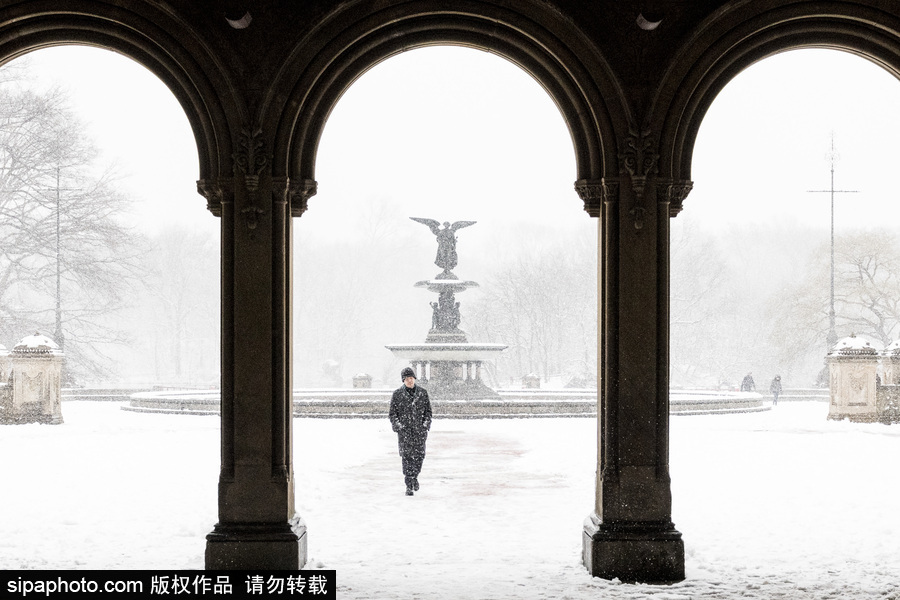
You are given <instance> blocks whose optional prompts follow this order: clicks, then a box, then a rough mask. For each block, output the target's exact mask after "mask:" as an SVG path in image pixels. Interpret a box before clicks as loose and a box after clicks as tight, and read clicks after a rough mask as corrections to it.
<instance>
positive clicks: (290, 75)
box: [266, 1, 628, 181]
mask: <svg viewBox="0 0 900 600" xmlns="http://www.w3.org/2000/svg"><path fill="white" fill-rule="evenodd" d="M537 6H538V5H532V6H531V7H530V9H529V10H528V11H523V12H513V11H512V10H511V9H507V8H501V7H498V6H496V5H494V4H491V3H485V2H471V1H452V2H446V3H442V7H441V9H439V10H438V9H435V4H434V3H433V2H423V1H418V2H411V3H405V4H400V5H398V6H393V7H389V8H385V9H383V10H381V11H379V12H376V13H373V14H367V15H365V16H364V17H362V18H354V16H355V15H356V14H358V11H357V10H356V7H355V6H354V5H352V4H351V5H349V6H347V7H346V8H344V9H343V10H340V11H337V12H335V13H334V14H332V15H330V17H329V18H328V19H325V20H324V21H323V23H322V24H321V25H320V26H319V27H318V28H317V29H316V30H315V31H313V32H311V33H310V34H309V35H308V36H307V37H306V38H304V39H303V40H301V41H300V43H299V44H298V45H297V47H296V49H295V50H294V52H293V53H292V55H291V56H290V57H289V59H288V61H287V63H286V66H285V67H284V68H283V69H282V72H281V74H280V77H279V79H278V81H277V82H276V85H275V86H273V89H272V90H271V93H270V96H269V98H268V99H267V103H266V109H267V110H268V111H272V114H273V116H274V115H275V113H277V112H280V113H281V114H280V117H279V118H278V126H277V131H276V132H275V143H274V163H273V175H274V176H276V177H278V176H287V177H289V178H290V179H291V180H307V181H315V159H316V150H317V147H318V143H319V139H320V138H321V135H322V131H323V129H324V126H325V122H326V121H327V118H328V115H329V114H330V113H331V111H332V109H333V108H334V106H335V105H336V103H337V101H338V100H339V99H340V97H341V95H342V94H343V93H344V91H346V90H347V88H349V87H350V85H351V84H352V83H353V82H354V81H355V80H356V79H357V78H358V77H360V76H361V75H362V74H363V73H364V72H366V71H367V70H368V69H370V68H372V67H373V66H375V65H376V64H378V63H379V62H381V61H383V60H385V59H387V58H389V57H390V56H393V55H395V54H398V53H400V52H404V51H407V50H411V49H414V48H419V47H423V46H430V45H461V46H467V47H471V48H476V49H481V50H485V51H488V52H493V53H496V54H498V55H500V56H503V57H504V58H506V59H508V60H510V61H511V62H513V63H515V64H517V65H518V66H520V67H521V68H522V69H524V70H525V71H527V72H528V73H530V74H531V75H532V76H533V77H534V78H535V79H536V80H537V81H538V83H540V85H541V86H543V87H544V89H545V90H546V91H547V93H548V94H549V95H550V96H551V98H552V99H553V100H554V102H555V103H556V105H557V106H558V107H559V109H560V112H561V113H562V115H563V118H564V120H565V122H566V124H567V126H568V129H569V132H570V134H571V136H572V141H573V144H574V147H575V156H576V169H577V179H578V180H598V179H600V178H602V177H603V176H604V173H607V172H608V171H610V170H612V172H613V173H615V174H617V173H618V149H617V147H616V142H615V139H616V136H615V132H614V128H613V123H616V122H618V123H622V122H625V121H627V119H628V114H627V104H626V103H625V102H623V101H622V94H621V90H620V89H619V87H618V84H617V82H616V78H615V76H614V75H613V73H612V71H611V70H610V69H609V67H608V65H606V64H605V62H604V61H603V60H602V59H601V58H600V57H599V56H597V54H596V53H595V52H593V51H592V50H591V49H590V47H589V45H588V44H586V43H585V42H584V40H583V36H582V34H581V33H580V31H579V30H578V29H576V28H573V27H572V26H571V25H570V24H568V23H565V22H563V21H561V20H560V19H558V17H557V16H556V15H554V13H552V12H550V11H544V12H545V13H546V14H544V15H543V17H544V18H540V19H536V18H535V13H536V12H537V8H536V7H537ZM338 27H340V29H338ZM563 40H565V41H563ZM310 47H313V48H316V52H315V53H314V54H312V56H310V54H311V53H310V51H309V49H310ZM305 57H308V58H307V59H306V60H304V58H305ZM597 73H603V74H604V77H602V78H599V79H597V78H596V74H597ZM282 90H283V94H284V97H285V98H286V102H285V103H284V104H283V105H281V104H276V103H277V100H278V98H279V94H280V93H282Z"/></svg>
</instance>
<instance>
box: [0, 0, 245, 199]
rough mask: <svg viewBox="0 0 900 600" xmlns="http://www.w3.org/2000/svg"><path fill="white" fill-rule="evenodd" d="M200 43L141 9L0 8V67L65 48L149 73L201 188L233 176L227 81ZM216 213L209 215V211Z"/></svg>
mask: <svg viewBox="0 0 900 600" xmlns="http://www.w3.org/2000/svg"><path fill="white" fill-rule="evenodd" d="M200 38H201V36H200V35H199V34H198V33H197V32H196V31H193V30H192V29H191V28H189V27H188V26H187V25H186V24H185V23H184V22H183V21H178V20H176V19H175V18H173V17H172V15H170V14H168V13H165V12H164V11H161V10H158V9H154V8H153V7H151V6H149V5H147V4H144V3H136V4H135V6H134V8H133V9H131V10H127V9H123V8H119V7H115V6H112V5H110V4H108V3H105V2H94V1H91V0H83V1H80V2H70V3H58V6H57V7H56V8H52V7H50V8H48V6H47V3H45V2H39V1H28V2H21V3H17V4H15V5H14V6H10V7H4V8H0V63H5V62H7V61H9V60H12V59H14V58H16V57H18V56H21V55H23V54H27V53H28V52H31V51H33V50H38V49H41V48H47V47H50V46H60V45H67V44H74V45H85V46H95V47H98V48H103V49H108V50H113V51H115V52H118V53H120V54H123V55H125V56H128V57H129V58H131V59H133V60H134V61H135V62H137V63H139V64H141V65H142V66H144V67H146V68H147V69H148V70H150V71H151V72H152V73H154V74H155V75H156V76H157V77H159V78H160V79H161V80H162V81H163V83H164V84H165V85H166V86H167V87H168V88H169V89H170V90H171V91H172V93H173V94H174V95H175V97H176V98H177V100H178V102H179V104H181V106H182V108H183V109H184V112H185V114H186V116H187V118H188V121H189V122H190V125H191V128H192V130H193V133H194V138H195V140H196V142H197V153H198V156H199V165H198V169H199V177H198V179H199V180H200V181H208V180H212V179H216V178H219V177H222V176H223V175H230V171H231V155H232V136H231V134H230V130H231V129H232V127H231V122H233V121H237V122H239V121H240V119H239V116H240V112H241V107H240V106H239V105H235V104H229V103H228V99H229V98H231V97H232V95H231V94H229V93H228V90H229V88H230V82H229V79H230V77H229V76H228V74H227V73H224V72H222V71H221V70H219V69H218V68H217V66H216V60H215V59H214V58H213V57H212V56H211V55H210V54H209V53H208V52H206V51H204V48H203V47H202V46H201V44H200V43H199V42H198V39H200ZM212 208H213V207H211V209H212Z"/></svg>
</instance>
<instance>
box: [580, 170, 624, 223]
mask: <svg viewBox="0 0 900 600" xmlns="http://www.w3.org/2000/svg"><path fill="white" fill-rule="evenodd" d="M575 191H576V192H578V197H579V198H581V200H582V201H583V202H584V210H585V212H587V214H589V215H590V216H592V217H599V216H600V214H601V211H602V207H603V204H604V203H605V202H616V201H617V200H618V199H619V182H618V180H614V179H607V178H604V179H579V180H578V181H576V182H575Z"/></svg>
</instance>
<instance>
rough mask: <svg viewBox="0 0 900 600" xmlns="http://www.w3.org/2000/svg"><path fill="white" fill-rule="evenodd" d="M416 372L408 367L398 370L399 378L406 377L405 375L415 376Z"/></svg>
mask: <svg viewBox="0 0 900 600" xmlns="http://www.w3.org/2000/svg"><path fill="white" fill-rule="evenodd" d="M415 376H416V372H415V371H413V370H412V369H411V368H410V367H406V368H405V369H403V370H402V371H400V379H401V380H403V379H406V378H407V377H415Z"/></svg>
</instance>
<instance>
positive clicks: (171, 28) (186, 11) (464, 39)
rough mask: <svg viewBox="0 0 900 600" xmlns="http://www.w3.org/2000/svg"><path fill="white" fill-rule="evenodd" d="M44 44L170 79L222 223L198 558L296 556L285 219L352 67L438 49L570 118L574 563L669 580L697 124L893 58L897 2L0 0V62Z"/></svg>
mask: <svg viewBox="0 0 900 600" xmlns="http://www.w3.org/2000/svg"><path fill="white" fill-rule="evenodd" d="M59 44H86V45H91V46H97V47H101V48H108V49H111V50H114V51H117V52H120V53H122V54H124V55H127V56H129V57H131V58H133V59H134V60H135V61H137V62H139V63H141V64H142V65H144V66H145V67H147V68H148V69H150V70H151V71H152V72H154V73H155V74H156V75H157V76H158V77H159V78H160V79H161V80H162V81H163V82H164V83H165V84H166V85H167V86H168V87H169V88H170V89H171V90H172V92H173V93H174V94H175V96H176V97H177V99H178V100H179V102H180V103H181V106H182V107H183V108H184V111H185V113H186V114H187V117H188V119H189V121H190V124H191V127H192V128H193V132H194V136H195V138H196V142H197V150H198V155H199V165H198V182H197V188H198V191H199V192H200V194H202V195H203V196H204V197H205V198H206V201H207V203H208V208H209V210H210V212H211V213H212V214H213V215H215V216H216V217H218V218H219V219H220V223H221V243H222V247H221V257H222V258H221V260H222V263H221V284H222V285H221V290H222V292H221V301H222V311H221V312H222V348H221V352H222V373H221V386H222V407H221V408H222V420H221V423H222V434H221V458H222V465H221V473H220V478H219V521H218V524H217V525H216V526H215V529H214V530H213V531H212V532H211V533H210V534H209V536H208V537H207V551H206V565H207V567H208V568H210V569H221V568H240V569H257V568H265V569H296V568H298V566H299V565H303V564H304V563H305V561H306V531H305V529H304V528H303V527H302V526H301V525H298V524H297V521H294V520H292V519H293V518H294V512H295V511H294V488H295V482H294V475H293V467H292V463H291V443H292V429H291V427H292V425H291V344H292V339H291V335H292V334H291V272H292V269H291V254H290V248H291V231H292V230H291V228H292V219H293V218H297V217H302V215H303V213H304V211H305V209H306V203H307V200H308V199H309V198H310V196H312V195H313V194H315V193H316V188H317V185H319V183H317V181H316V178H315V165H316V148H317V144H318V141H319V138H320V136H321V134H322V130H323V128H324V125H325V121H326V118H327V116H328V114H329V112H330V111H331V109H332V107H333V106H334V105H335V103H336V102H337V101H338V99H339V98H340V96H341V94H342V93H343V92H344V91H345V90H346V89H347V88H348V87H349V86H350V85H351V84H352V83H353V81H354V80H355V79H356V78H357V77H359V76H360V75H361V74H362V73H364V72H365V71H366V70H367V69H369V68H371V67H372V66H373V65H375V64H377V63H378V62H380V61H382V60H384V59H386V58H388V57H390V56H392V55H394V54H397V53H400V52H403V51H405V50H409V49H411V48H417V47H422V46H428V45H436V44H454V45H463V46H469V47H474V48H481V49H485V50H489V51H491V52H493V53H496V54H499V55H501V56H503V57H505V58H507V59H508V60H510V61H512V62H513V63H515V64H517V65H518V66H520V67H521V68H522V69H524V70H525V71H527V72H528V73H530V74H531V75H532V76H533V77H534V78H535V79H536V80H537V81H538V82H540V84H541V85H542V86H543V87H544V89H545V90H546V91H547V93H548V94H549V95H550V96H551V97H552V98H553V100H554V101H555V103H556V105H557V106H558V107H559V110H560V112H561V113H562V115H563V117H564V119H565V122H566V124H567V126H568V128H569V132H570V133H571V137H572V143H573V146H574V149H575V156H576V168H577V173H576V177H575V179H576V180H575V182H574V187H575V189H574V192H573V194H572V201H573V202H574V201H577V200H576V194H577V197H578V198H580V200H581V201H583V202H584V208H585V210H586V211H587V212H588V214H590V215H591V216H592V217H595V218H596V219H597V224H598V228H599V238H598V239H599V243H598V245H599V247H598V257H599V259H598V269H599V281H600V288H601V291H600V299H599V304H600V306H599V307H598V310H599V315H600V317H599V319H600V326H599V333H598V340H597V345H598V356H599V359H598V375H599V376H598V381H599V382H600V383H599V390H598V391H599V398H600V400H599V403H600V406H599V411H598V415H599V416H598V428H599V438H598V439H599V448H598V458H597V477H596V494H595V498H594V499H593V502H594V505H593V510H592V511H591V510H590V509H589V507H588V504H589V503H590V501H591V500H590V499H588V498H585V505H586V506H585V511H586V512H590V515H589V519H588V520H587V521H586V524H585V526H584V529H583V532H582V533H581V535H582V539H583V557H584V564H585V566H586V568H587V569H588V570H589V571H590V573H592V574H594V575H596V576H600V577H606V578H613V577H618V578H620V579H621V580H623V581H644V582H674V581H678V580H681V579H683V578H684V548H683V544H682V540H681V533H680V532H679V531H678V530H676V529H675V526H674V524H673V523H672V521H671V486H670V480H669V467H668V461H669V457H668V451H669V422H668V419H669V416H668V387H669V386H668V383H669V375H668V364H669V314H668V303H669V220H670V219H671V218H672V217H675V216H676V215H677V214H678V213H679V212H680V211H681V209H682V204H683V202H684V201H685V198H686V197H687V195H688V192H689V191H690V190H691V187H692V185H693V182H692V180H691V154H692V149H693V145H694V141H695V137H696V135H697V131H698V129H699V127H700V122H701V120H702V119H703V116H704V114H705V113H706V111H707V109H708V107H709V106H710V104H711V103H712V101H713V99H714V98H715V97H716V95H717V94H718V92H719V91H720V90H721V89H722V88H723V87H724V86H725V85H726V84H727V83H728V82H729V81H730V80H731V79H732V78H733V77H734V76H735V75H736V74H737V73H739V72H740V71H741V70H742V69H744V68H746V67H747V66H749V65H750V64H752V63H754V62H756V61H758V60H761V59H763V58H765V57H767V56H770V55H772V54H775V53H778V52H781V51H784V50H788V49H794V48H809V47H827V48H832V49H843V50H846V51H849V52H852V53H854V54H857V55H859V56H862V57H865V58H868V59H870V60H872V61H873V62H875V63H877V64H879V65H881V66H882V67H884V68H885V69H887V70H889V71H890V72H891V73H893V74H894V75H898V74H900V5H898V3H897V2H896V1H895V0H859V1H843V0H816V1H812V0H792V1H786V0H784V1H779V0H753V1H748V0H728V1H726V0H696V1H684V0H642V1H637V0H635V1H622V0H596V1H594V2H584V1H582V0H517V1H516V2H509V1H508V0H440V1H437V0H383V1H379V2H371V1H367V0H347V1H341V2H337V1H336V0H310V1H307V2H289V1H287V0H263V1H260V2H249V1H243V0H224V1H212V0H192V1H184V0H130V1H128V2H125V1H124V0H0V62H5V61H9V60H11V59H14V58H16V57H17V56H20V55H22V54H25V53H27V52H29V51H32V50H36V49H39V48H44V47H47V46H52V45H59ZM160 176H161V177H164V176H165V174H161V175H160ZM320 183H321V185H323V186H324V185H328V182H327V181H323V182H320ZM545 210H546V211H552V210H553V207H552V206H551V205H548V206H547V207H546V209H545ZM296 293H298V294H302V293H303V291H302V290H297V292H296ZM238 341H239V342H240V343H238ZM299 487H300V488H301V489H302V486H299ZM573 533H577V532H573ZM687 533H688V535H689V534H690V532H687Z"/></svg>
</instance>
